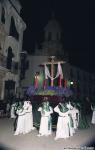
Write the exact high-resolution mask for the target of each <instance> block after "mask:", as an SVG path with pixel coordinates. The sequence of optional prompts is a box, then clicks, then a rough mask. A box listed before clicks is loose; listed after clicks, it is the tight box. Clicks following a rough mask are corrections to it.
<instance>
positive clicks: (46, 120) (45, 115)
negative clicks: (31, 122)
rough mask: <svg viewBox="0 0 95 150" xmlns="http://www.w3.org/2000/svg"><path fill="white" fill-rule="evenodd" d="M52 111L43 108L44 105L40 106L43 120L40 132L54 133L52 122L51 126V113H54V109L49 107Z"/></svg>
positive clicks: (42, 133) (44, 133)
mask: <svg viewBox="0 0 95 150" xmlns="http://www.w3.org/2000/svg"><path fill="white" fill-rule="evenodd" d="M49 109H50V111H48V112H47V111H44V112H43V110H42V107H39V109H38V111H40V112H41V121H40V129H39V134H41V135H42V136H43V135H46V136H47V135H50V134H51V133H52V127H51V124H50V126H49V121H50V119H51V118H50V117H51V115H50V114H51V113H53V110H52V108H51V107H49Z"/></svg>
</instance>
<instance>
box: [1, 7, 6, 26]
mask: <svg viewBox="0 0 95 150" xmlns="http://www.w3.org/2000/svg"><path fill="white" fill-rule="evenodd" d="M1 21H2V23H3V24H5V10H4V8H2V14H1Z"/></svg>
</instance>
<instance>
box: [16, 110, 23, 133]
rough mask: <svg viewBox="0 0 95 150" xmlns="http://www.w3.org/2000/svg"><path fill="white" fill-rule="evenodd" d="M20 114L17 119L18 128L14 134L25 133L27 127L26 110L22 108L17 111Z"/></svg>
mask: <svg viewBox="0 0 95 150" xmlns="http://www.w3.org/2000/svg"><path fill="white" fill-rule="evenodd" d="M16 113H17V114H18V120H17V128H16V131H15V133H14V135H18V134H24V128H25V111H24V110H22V109H20V110H17V112H16Z"/></svg>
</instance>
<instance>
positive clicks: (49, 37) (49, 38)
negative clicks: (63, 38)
mask: <svg viewBox="0 0 95 150" xmlns="http://www.w3.org/2000/svg"><path fill="white" fill-rule="evenodd" d="M50 40H51V32H49V33H48V41H50Z"/></svg>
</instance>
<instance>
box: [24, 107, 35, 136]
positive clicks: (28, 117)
mask: <svg viewBox="0 0 95 150" xmlns="http://www.w3.org/2000/svg"><path fill="white" fill-rule="evenodd" d="M24 110H25V133H29V132H31V130H34V127H33V115H32V105H31V104H29V106H28V107H27V109H24Z"/></svg>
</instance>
